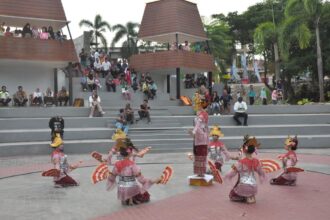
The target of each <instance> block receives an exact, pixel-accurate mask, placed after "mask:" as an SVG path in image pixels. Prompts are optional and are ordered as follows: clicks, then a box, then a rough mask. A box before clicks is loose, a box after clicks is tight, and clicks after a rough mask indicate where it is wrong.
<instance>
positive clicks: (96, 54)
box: [94, 51, 100, 60]
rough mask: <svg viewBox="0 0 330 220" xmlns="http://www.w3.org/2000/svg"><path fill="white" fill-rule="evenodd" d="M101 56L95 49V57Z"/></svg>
mask: <svg viewBox="0 0 330 220" xmlns="http://www.w3.org/2000/svg"><path fill="white" fill-rule="evenodd" d="M99 57H100V54H99V52H97V51H95V53H94V58H95V60H96V59H98V58H99Z"/></svg>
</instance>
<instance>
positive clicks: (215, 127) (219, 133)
mask: <svg viewBox="0 0 330 220" xmlns="http://www.w3.org/2000/svg"><path fill="white" fill-rule="evenodd" d="M213 135H215V136H218V137H223V136H224V135H223V133H222V131H221V128H220V126H219V125H213V127H212V128H211V132H210V136H213Z"/></svg>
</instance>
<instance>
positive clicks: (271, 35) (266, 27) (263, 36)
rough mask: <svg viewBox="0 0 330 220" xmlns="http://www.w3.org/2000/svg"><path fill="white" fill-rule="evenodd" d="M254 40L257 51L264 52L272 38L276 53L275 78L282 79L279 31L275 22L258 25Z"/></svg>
mask: <svg viewBox="0 0 330 220" xmlns="http://www.w3.org/2000/svg"><path fill="white" fill-rule="evenodd" d="M253 38H254V42H255V44H256V49H257V52H263V51H265V49H266V42H267V41H268V40H270V42H271V43H272V45H273V48H274V55H275V78H276V81H277V80H279V79H280V56H279V50H278V43H277V31H276V27H275V24H274V22H264V23H261V24H259V25H258V27H257V28H256V29H255V31H254V36H253Z"/></svg>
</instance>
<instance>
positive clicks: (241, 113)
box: [234, 97, 248, 126]
mask: <svg viewBox="0 0 330 220" xmlns="http://www.w3.org/2000/svg"><path fill="white" fill-rule="evenodd" d="M246 111H247V105H246V103H245V102H244V101H243V98H242V97H239V98H238V100H237V102H236V103H235V105H234V112H235V114H234V120H235V121H236V122H237V125H242V122H241V121H240V120H239V118H241V117H243V118H244V126H247V119H248V114H247V113H246Z"/></svg>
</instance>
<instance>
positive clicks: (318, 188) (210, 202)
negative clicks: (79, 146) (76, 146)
mask: <svg viewBox="0 0 330 220" xmlns="http://www.w3.org/2000/svg"><path fill="white" fill-rule="evenodd" d="M278 153H283V151H278V150H264V151H262V150H261V151H260V155H259V157H260V158H275V157H276V155H277V154H278ZM298 157H299V167H302V168H304V169H305V170H306V171H307V172H305V173H303V174H301V175H300V177H299V182H298V185H297V187H272V186H270V185H269V184H267V183H266V184H261V185H260V187H259V190H260V191H259V194H258V196H257V204H255V205H251V206H248V205H245V204H237V203H232V202H230V201H229V200H228V192H229V190H230V189H231V187H232V184H233V183H225V184H223V185H214V186H212V187H207V188H195V187H190V186H188V184H187V176H188V175H190V174H191V173H192V164H191V161H189V160H188V159H187V158H186V154H185V153H169V154H153V153H150V154H147V155H146V156H145V157H144V158H143V159H139V160H138V161H137V162H138V163H139V165H140V166H141V168H142V171H143V174H144V175H145V176H146V177H150V178H155V177H158V176H159V175H160V174H161V172H162V170H163V168H164V167H165V166H166V165H168V164H170V165H172V166H173V168H174V171H175V173H174V177H173V178H172V180H171V182H169V184H168V185H166V186H163V185H156V186H153V187H152V188H151V190H150V194H151V202H150V203H148V204H145V205H140V206H135V207H123V206H122V205H121V204H120V202H119V201H118V200H117V199H116V190H114V191H111V192H107V191H106V190H105V183H104V182H101V183H98V184H96V185H92V183H91V182H90V175H91V172H92V170H93V168H94V166H95V165H96V164H97V163H96V162H95V161H94V160H93V159H91V158H90V156H89V155H69V161H71V162H75V161H78V160H83V161H84V162H83V167H81V168H79V169H77V170H75V171H73V172H72V176H73V177H74V178H75V179H76V180H78V181H79V182H80V186H79V187H75V188H64V189H57V188H54V187H53V183H52V179H51V178H46V177H41V175H40V171H42V170H45V169H47V168H48V167H50V164H49V156H37V157H15V158H13V157H12V158H0V195H1V198H2V199H1V200H0V219H1V220H7V219H54V220H55V219H56V220H61V219H63V220H64V219H65V220H66V219H170V218H172V219H225V218H226V219H241V218H242V217H244V219H252V218H254V219H261V218H256V217H258V216H260V217H261V216H262V215H263V216H264V215H269V214H270V213H272V212H276V211H278V212H279V214H276V215H272V216H271V218H268V219H275V217H276V218H277V219H279V218H282V219H289V218H283V217H285V216H287V217H290V219H298V216H300V218H299V219H310V216H311V215H310V214H309V213H310V212H311V209H313V210H314V212H315V213H316V214H315V216H316V217H317V218H315V219H327V218H325V217H328V216H329V215H330V210H328V208H327V207H328V206H327V205H326V204H329V202H330V193H329V192H330V191H329V190H328V189H327V183H329V181H330V149H322V150H317V149H315V150H309V149H308V150H307V149H306V150H299V151H298ZM230 165H231V163H227V164H226V165H225V167H224V170H225V172H226V171H227V170H229V169H230ZM84 166H85V167H84ZM273 175H275V174H273ZM289 197H290V198H289ZM196 201H197V202H196ZM283 201H285V202H283ZM287 206H288V207H291V208H293V209H292V210H290V208H289V209H288V210H287V211H283V210H285V209H286V207H287ZM306 206H307V207H309V208H308V209H306V210H303V209H302V208H303V207H306ZM221 207H223V209H222V208H221ZM253 207H255V208H256V209H254V208H253ZM272 207H273V208H272ZM299 207H302V208H299ZM236 209H237V213H235V212H236V211H235V210H236ZM265 210H268V211H265ZM294 210H296V211H294ZM297 210H299V212H297ZM232 212H234V215H233V216H232V217H229V214H230V213H232ZM286 212H288V213H286ZM293 212H295V213H298V214H297V218H295V215H293V214H292V213H293ZM175 213H176V214H175ZM281 213H286V214H285V215H284V214H281ZM304 213H305V214H304ZM320 213H321V214H320ZM322 213H323V214H322ZM259 214H260V215H259ZM307 214H308V215H307ZM102 216H103V217H102ZM264 217H265V216H264ZM307 217H308V218H307Z"/></svg>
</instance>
